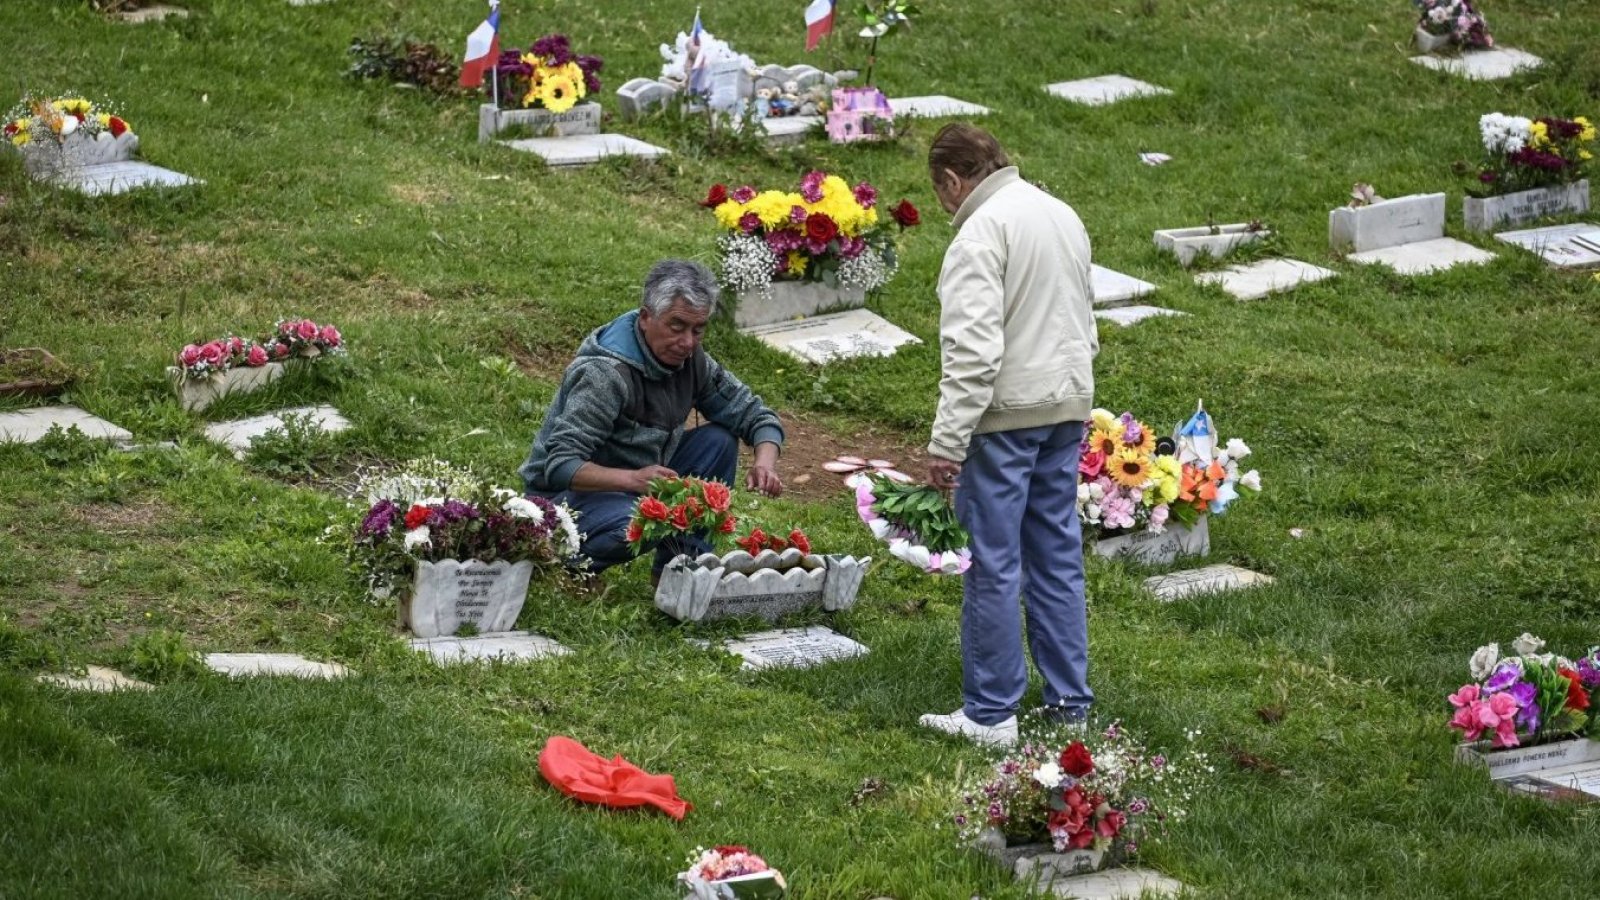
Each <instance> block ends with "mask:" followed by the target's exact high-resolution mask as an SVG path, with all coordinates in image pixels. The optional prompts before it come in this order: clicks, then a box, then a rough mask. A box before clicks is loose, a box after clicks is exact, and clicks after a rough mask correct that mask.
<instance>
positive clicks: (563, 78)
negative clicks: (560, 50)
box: [539, 71, 583, 113]
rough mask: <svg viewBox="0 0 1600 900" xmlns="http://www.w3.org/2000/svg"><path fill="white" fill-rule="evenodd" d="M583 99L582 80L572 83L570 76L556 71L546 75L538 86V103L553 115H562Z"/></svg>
mask: <svg viewBox="0 0 1600 900" xmlns="http://www.w3.org/2000/svg"><path fill="white" fill-rule="evenodd" d="M581 97H583V82H582V80H581V79H580V80H577V81H574V80H573V78H572V76H571V75H568V74H567V73H565V72H561V71H557V72H556V74H553V75H546V76H545V77H544V78H543V79H541V81H540V84H539V102H541V103H543V104H544V108H545V109H548V110H550V111H551V112H553V113H564V112H566V111H567V110H569V109H571V108H573V107H574V106H577V105H578V100H579V99H580V98H581Z"/></svg>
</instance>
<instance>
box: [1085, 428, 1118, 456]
mask: <svg viewBox="0 0 1600 900" xmlns="http://www.w3.org/2000/svg"><path fill="white" fill-rule="evenodd" d="M1089 449H1090V450H1092V451H1094V452H1096V453H1099V454H1100V455H1102V456H1104V457H1105V458H1106V459H1110V458H1111V457H1113V456H1116V455H1117V453H1118V452H1119V451H1120V450H1121V449H1122V441H1121V440H1120V439H1119V438H1118V436H1117V433H1116V432H1115V431H1113V430H1112V429H1109V428H1096V429H1095V430H1094V431H1092V432H1090V433H1089Z"/></svg>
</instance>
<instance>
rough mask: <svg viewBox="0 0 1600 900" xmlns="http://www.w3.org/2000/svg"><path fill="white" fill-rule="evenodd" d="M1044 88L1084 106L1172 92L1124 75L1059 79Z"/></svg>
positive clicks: (1102, 104) (1101, 104)
mask: <svg viewBox="0 0 1600 900" xmlns="http://www.w3.org/2000/svg"><path fill="white" fill-rule="evenodd" d="M1044 89H1045V90H1047V91H1049V92H1050V93H1051V94H1053V95H1054V96H1057V97H1060V98H1061V99H1063V100H1071V101H1072V102H1073V103H1082V104H1084V105H1085V106H1104V105H1106V104H1108V103H1116V102H1117V101H1118V100H1126V99H1128V98H1130V97H1155V96H1159V95H1161V94H1170V93H1172V92H1171V91H1169V90H1167V89H1166V88H1164V87H1157V86H1156V85H1153V84H1149V83H1147V82H1143V81H1140V80H1138V79H1137V78H1129V77H1128V76H1126V75H1101V76H1099V77H1096V78H1082V79H1079V80H1077V81H1060V82H1056V83H1055V84H1047V85H1045V88H1044Z"/></svg>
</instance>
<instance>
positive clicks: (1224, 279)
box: [1194, 259, 1338, 300]
mask: <svg viewBox="0 0 1600 900" xmlns="http://www.w3.org/2000/svg"><path fill="white" fill-rule="evenodd" d="M1337 274H1338V273H1337V272H1334V271H1332V270H1329V269H1324V268H1321V267H1320V266H1313V265H1311V264H1310V263H1303V262H1300V261H1299V260H1294V259H1264V260H1261V261H1259V262H1253V263H1250V264H1249V265H1243V266H1230V267H1229V268H1226V269H1223V270H1221V271H1218V272H1206V273H1204V274H1200V275H1196V276H1195V279H1194V280H1195V282H1196V283H1198V284H1214V285H1217V286H1219V287H1221V288H1222V289H1223V290H1224V291H1227V292H1228V293H1229V294H1232V295H1233V296H1234V297H1236V298H1238V299H1240V300H1256V299H1259V298H1261V297H1265V296H1267V295H1268V294H1274V293H1278V292H1281V291H1288V290H1293V289H1294V288H1296V287H1299V286H1300V285H1302V284H1310V283H1312V282H1317V281H1322V280H1324V279H1327V278H1333V277H1334V276H1335V275H1337Z"/></svg>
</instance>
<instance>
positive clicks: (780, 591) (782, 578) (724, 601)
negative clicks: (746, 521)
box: [656, 547, 872, 622]
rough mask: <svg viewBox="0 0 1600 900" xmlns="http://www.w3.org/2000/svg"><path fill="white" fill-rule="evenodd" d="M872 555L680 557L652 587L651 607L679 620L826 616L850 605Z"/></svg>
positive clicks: (789, 553) (793, 552)
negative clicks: (806, 612)
mask: <svg viewBox="0 0 1600 900" xmlns="http://www.w3.org/2000/svg"><path fill="white" fill-rule="evenodd" d="M871 562H872V557H870V556H869V557H864V558H862V559H856V558H855V557H853V556H822V555H818V554H815V553H812V554H801V552H800V551H799V550H797V549H794V548H792V547H791V548H790V549H788V550H785V551H783V553H781V554H779V553H774V552H772V551H771V550H763V551H761V554H760V555H759V556H751V555H750V554H748V553H746V552H744V551H743V550H736V551H734V552H733V553H729V554H727V555H725V556H717V555H716V554H713V553H704V554H701V556H700V557H699V558H698V559H690V558H689V557H688V556H679V557H677V558H676V559H674V560H673V561H672V562H670V563H668V564H667V568H666V571H664V572H662V573H661V584H660V586H659V587H657V588H656V607H657V608H658V609H660V610H661V611H662V612H664V613H666V614H667V615H669V616H671V617H673V618H674V619H677V620H678V621H680V622H701V621H707V620H711V619H721V618H726V617H729V616H756V617H759V618H762V619H765V620H767V621H769V622H771V621H776V620H778V619H779V618H781V617H783V616H786V615H788V614H790V613H794V612H798V611H800V610H803V609H809V608H812V607H821V608H822V609H824V610H826V611H828V612H835V611H837V610H841V609H849V608H850V607H852V606H854V605H855V602H856V593H857V591H859V590H860V589H861V580H862V579H863V578H864V577H866V574H867V565H868V564H869V563H871Z"/></svg>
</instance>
